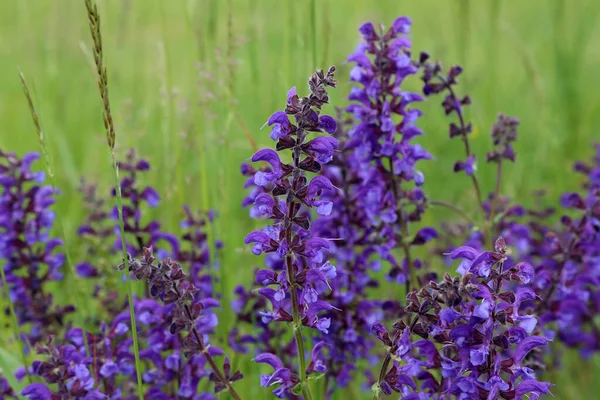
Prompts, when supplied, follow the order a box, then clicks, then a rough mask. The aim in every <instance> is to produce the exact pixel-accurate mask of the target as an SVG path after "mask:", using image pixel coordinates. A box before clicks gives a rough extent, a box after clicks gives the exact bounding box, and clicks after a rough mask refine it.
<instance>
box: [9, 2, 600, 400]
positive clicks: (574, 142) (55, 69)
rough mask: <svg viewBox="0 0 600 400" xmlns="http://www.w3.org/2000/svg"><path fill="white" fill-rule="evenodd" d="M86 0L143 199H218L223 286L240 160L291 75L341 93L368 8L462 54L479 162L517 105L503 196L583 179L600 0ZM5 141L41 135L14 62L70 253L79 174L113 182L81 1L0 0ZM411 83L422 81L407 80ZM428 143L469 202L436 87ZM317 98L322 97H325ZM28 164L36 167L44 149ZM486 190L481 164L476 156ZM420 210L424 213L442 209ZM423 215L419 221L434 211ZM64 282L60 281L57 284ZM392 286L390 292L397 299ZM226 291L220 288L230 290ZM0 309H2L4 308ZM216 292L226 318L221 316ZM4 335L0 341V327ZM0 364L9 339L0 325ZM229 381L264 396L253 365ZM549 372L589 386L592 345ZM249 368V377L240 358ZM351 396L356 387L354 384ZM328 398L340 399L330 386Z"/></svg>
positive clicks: (14, 144)
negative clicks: (93, 6) (92, 6)
mask: <svg viewBox="0 0 600 400" xmlns="http://www.w3.org/2000/svg"><path fill="white" fill-rule="evenodd" d="M311 4H313V2H311V1H310V0H98V5H99V9H100V13H101V16H102V22H103V25H102V30H103V42H104V49H105V60H106V63H107V68H108V75H109V87H110V98H111V103H112V107H113V116H114V119H115V123H116V128H117V147H118V154H119V155H123V154H124V153H125V151H126V150H127V149H128V148H131V147H133V148H135V149H136V150H137V151H138V153H139V154H140V155H141V156H143V157H144V158H146V159H148V160H149V161H150V162H151V164H152V166H153V169H152V170H151V171H150V173H149V174H147V175H146V179H147V182H146V183H151V184H152V185H153V186H154V187H156V188H157V189H158V190H159V191H160V192H161V194H162V195H163V199H162V203H161V206H160V207H159V208H157V209H155V210H154V212H155V216H157V217H158V216H159V217H160V220H161V223H162V224H163V226H164V227H165V228H172V229H176V228H177V226H178V223H179V222H178V221H179V220H180V216H181V211H180V210H181V205H182V204H183V203H188V204H190V205H193V206H194V207H195V208H206V209H208V208H214V209H216V210H217V214H218V217H217V220H216V225H215V231H214V232H213V233H214V234H215V235H216V236H217V237H218V238H219V239H221V240H223V241H224V242H225V245H226V249H227V251H224V252H223V253H222V255H221V259H220V264H221V268H222V273H221V276H222V280H223V281H222V287H223V288H224V289H225V290H226V291H228V290H229V291H230V290H231V289H232V288H233V287H234V286H235V285H236V284H238V283H246V284H249V283H250V282H251V280H252V277H251V275H252V270H253V267H254V266H255V265H256V264H257V263H259V261H258V260H257V259H256V258H254V257H253V256H252V255H251V254H249V251H248V249H247V248H246V247H245V246H243V237H244V236H245V234H246V233H247V232H248V231H249V230H250V229H251V228H252V226H253V224H254V222H252V221H250V219H249V218H248V216H247V211H246V210H243V209H242V208H241V206H240V202H241V199H242V197H243V195H244V189H243V188H242V184H243V181H244V179H243V178H242V177H241V176H240V173H239V165H240V163H242V162H243V161H244V160H246V159H247V158H249V157H250V156H251V155H252V154H253V152H254V148H255V147H260V146H261V145H263V144H270V139H269V137H268V133H269V131H268V130H267V129H264V130H260V127H261V126H262V125H263V124H264V122H265V121H266V120H267V119H268V117H269V115H270V114H271V113H272V112H273V111H275V110H276V109H281V108H283V106H284V101H285V94H286V92H287V90H288V89H289V88H290V87H291V86H298V91H299V93H300V94H303V93H305V88H306V80H307V78H308V77H309V75H310V74H311V72H312V71H314V70H315V69H316V68H327V67H328V66H329V65H332V64H335V65H336V66H337V67H338V74H337V76H338V78H339V80H340V85H339V88H338V89H335V90H332V92H331V93H332V101H331V103H332V105H334V106H345V105H346V101H345V100H344V99H345V97H346V95H347V93H348V91H349V90H350V85H349V83H348V79H347V78H348V71H349V69H350V68H349V65H348V64H346V63H345V59H346V57H347V55H348V54H349V53H351V52H352V51H353V50H354V48H355V46H356V44H357V43H358V41H359V35H358V32H357V27H358V26H359V25H360V24H361V23H362V22H364V21H366V20H370V21H372V22H374V23H384V24H389V23H390V22H391V21H393V19H394V18H395V17H397V16H400V15H407V16H409V17H411V18H412V19H413V31H412V40H413V47H414V49H415V51H416V52H418V51H421V50H427V51H428V52H429V53H430V54H431V55H432V57H433V58H435V59H439V60H441V61H442V63H443V64H445V65H451V64H460V65H462V66H463V67H464V70H465V72H464V74H463V76H462V79H461V85H460V90H462V93H463V94H464V93H468V94H470V95H471V97H472V100H473V106H472V107H470V108H469V111H468V112H469V115H468V118H470V119H471V120H472V121H473V123H474V127H475V131H474V134H473V147H474V149H475V150H476V151H477V152H478V154H479V157H480V159H483V157H484V153H485V151H486V150H487V148H488V146H489V144H490V139H489V131H490V127H491V125H492V123H493V121H494V119H495V117H496V115H497V113H498V112H503V113H506V114H509V115H511V116H516V117H518V118H519V119H520V120H521V127H520V133H519V139H518V143H517V145H516V150H517V153H518V159H517V163H515V164H514V165H510V166H508V167H507V169H506V173H505V180H504V182H503V193H504V194H506V195H509V196H511V197H513V198H516V199H518V201H520V202H522V203H525V204H529V203H530V202H531V201H533V199H532V192H533V191H534V190H536V189H545V190H547V191H548V193H549V196H548V198H549V199H556V198H557V196H558V195H559V194H560V193H561V192H562V191H565V190H569V189H575V188H576V187H577V185H578V184H579V181H578V180H577V179H576V178H575V177H574V175H573V174H572V173H571V172H570V171H571V165H572V163H573V162H574V161H576V160H580V159H586V158H588V157H589V156H590V155H591V153H592V149H591V144H592V143H593V142H594V141H598V140H600V96H599V95H598V90H599V89H600V81H599V80H598V78H597V77H598V70H600V41H599V39H600V2H598V1H596V0H573V1H567V0H527V1H521V0H510V1H509V0H504V1H502V0H488V1H475V0H453V1H439V0H420V1H414V0H413V1H410V0H403V1H400V0H385V1H384V0H377V1H360V0H317V1H314V6H311ZM0 60H1V62H0V132H1V133H0V147H1V148H2V149H4V150H13V151H16V152H18V153H19V154H22V153H23V152H26V151H37V150H39V145H38V142H37V137H36V133H35V129H34V126H33V124H32V121H31V117H30V114H29V109H28V107H27V103H26V101H25V98H24V96H23V92H22V88H21V85H20V81H19V76H18V70H19V69H21V70H22V71H23V73H24V75H25V77H26V78H27V80H28V82H29V84H30V86H31V87H32V91H33V96H34V101H35V102H36V105H37V108H38V112H39V113H40V117H41V121H42V125H43V128H44V131H45V133H46V136H47V141H48V146H49V150H50V153H51V156H52V159H53V164H54V168H55V172H56V179H57V183H58V186H59V188H60V190H61V195H60V197H59V199H58V204H57V213H58V217H59V218H60V219H61V220H62V223H63V225H64V226H65V228H66V233H67V238H68V242H69V243H70V244H71V245H72V248H71V253H72V254H73V255H74V257H77V237H76V227H77V226H78V225H79V223H80V222H81V221H82V218H83V209H82V207H81V197H80V195H79V193H78V192H77V189H78V186H79V182H80V178H81V177H82V176H83V177H86V178H87V179H89V180H96V181H98V182H100V185H101V186H104V187H105V188H108V187H109V185H110V184H111V183H112V182H113V175H112V171H111V164H110V154H109V152H108V150H107V147H106V145H105V136H104V131H103V126H102V119H101V104H100V101H99V98H98V92H97V88H96V83H95V75H94V72H93V67H92V64H93V59H92V56H91V52H90V36H89V30H88V24H87V19H86V12H85V6H84V3H83V1H76V0H53V1H48V0H2V1H0ZM411 85H412V88H413V89H414V90H418V82H417V81H414V82H409V86H411ZM423 110H424V113H425V117H424V118H423V119H422V122H421V126H422V127H423V129H424V130H425V132H426V136H425V137H424V138H423V139H422V143H423V145H424V146H425V147H426V148H427V149H428V150H429V151H430V152H431V153H432V154H433V155H434V156H435V157H436V160H437V161H436V162H429V163H425V164H426V165H425V166H424V167H423V169H424V172H425V174H426V185H425V189H426V191H427V193H428V194H430V196H431V197H432V198H436V199H443V200H446V201H449V202H453V203H457V204H458V203H460V204H463V206H465V207H466V208H469V205H470V204H472V201H473V199H472V197H471V192H470V191H469V186H468V185H467V183H468V182H466V181H465V180H464V179H463V178H462V177H460V176H457V175H455V174H454V173H453V172H452V165H453V163H454V161H455V160H456V159H458V158H462V153H461V151H462V150H461V144H460V143H459V142H454V141H453V142H451V141H449V140H448V136H447V121H446V120H445V119H444V117H443V115H442V112H441V110H440V109H439V102H438V99H434V100H433V101H431V102H428V103H425V104H424V105H423ZM329 112H333V110H332V109H330V110H329ZM39 168H40V169H41V168H42V165H41V163H40V164H39ZM478 173H479V174H481V180H482V181H483V184H484V187H485V189H490V188H491V187H492V185H493V171H491V170H489V171H488V170H487V169H486V168H485V166H484V165H482V166H481V168H480V171H479V172H478ZM442 216H444V214H443V213H442V212H439V211H437V212H434V213H432V214H430V217H429V218H430V219H431V220H433V219H435V218H437V217H442ZM429 222H431V221H429ZM61 289H64V288H60V287H58V288H57V291H60V290H61ZM402 295H403V294H402V289H401V288H398V296H402ZM224 300H225V302H224V303H225V305H226V302H227V301H228V300H229V299H228V295H227V294H226V295H225V298H224ZM2 318H5V316H3V317H2ZM231 320H232V319H231V318H230V316H229V311H228V310H227V307H225V308H224V310H223V312H222V316H221V325H220V329H221V331H220V332H221V333H222V334H224V333H225V332H226V331H227V330H228V329H229V328H230V327H231V323H232V322H231ZM5 336H6V335H4V334H3V333H2V334H0V339H3V337H5ZM0 345H1V346H2V347H1V348H0V350H1V351H2V352H1V353H0V367H3V368H5V369H10V368H11V367H12V365H11V362H12V361H11V360H13V359H14V357H12V356H11V353H12V352H13V350H14V349H12V348H11V347H10V345H8V344H7V342H6V341H4V340H0ZM236 362H238V363H240V364H247V366H246V367H244V366H243V365H242V368H244V370H245V371H247V373H246V375H247V379H246V380H244V381H243V383H240V385H242V387H244V388H247V390H242V392H246V393H250V394H252V395H253V397H251V398H261V397H262V396H265V395H266V394H267V393H269V392H268V391H266V390H264V389H260V388H256V386H257V385H256V382H257V379H258V378H257V376H256V374H257V372H256V371H257V369H256V368H252V366H251V364H250V362H249V360H237V361H236ZM563 362H564V363H565V368H564V369H562V370H561V372H560V374H559V376H557V377H554V378H552V379H554V380H555V381H556V382H557V383H558V385H557V387H556V388H555V390H553V392H554V393H555V395H556V397H557V398H560V399H567V398H595V395H596V393H597V390H598V389H599V388H600V383H599V382H598V380H597V378H595V376H596V377H597V376H598V374H599V373H600V361H599V360H598V358H595V359H591V360H582V359H581V358H580V357H579V355H578V354H571V353H568V352H567V353H566V354H565V357H564V360H563ZM252 371H254V375H253V372H252ZM343 396H345V397H346V398H357V399H358V398H368V396H367V395H366V394H364V393H362V394H361V392H360V391H359V390H358V388H351V389H350V390H348V391H347V392H344V394H343ZM338 398H341V396H340V397H338Z"/></svg>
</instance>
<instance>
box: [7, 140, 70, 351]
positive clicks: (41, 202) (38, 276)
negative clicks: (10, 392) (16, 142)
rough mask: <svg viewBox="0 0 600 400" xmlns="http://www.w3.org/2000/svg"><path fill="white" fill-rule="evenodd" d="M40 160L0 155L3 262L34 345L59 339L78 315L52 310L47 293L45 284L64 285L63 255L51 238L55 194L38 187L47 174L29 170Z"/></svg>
mask: <svg viewBox="0 0 600 400" xmlns="http://www.w3.org/2000/svg"><path fill="white" fill-rule="evenodd" d="M38 158H39V155H38V154H37V153H28V154H26V155H24V156H23V158H21V159H20V158H18V157H17V156H16V155H15V154H14V153H5V152H3V151H1V150H0V184H1V185H2V193H1V194H0V261H1V262H2V268H3V269H4V273H5V275H6V281H7V284H8V291H9V294H10V300H11V302H12V303H13V307H14V310H15V313H16V314H17V319H18V321H19V324H22V325H25V324H31V329H30V330H29V331H28V334H27V336H28V338H29V340H30V341H31V342H32V343H35V342H37V341H39V340H40V339H42V338H43V337H44V336H45V335H48V334H52V333H55V332H56V331H57V329H58V328H59V327H60V326H61V325H62V323H63V321H64V319H65V317H66V314H67V313H70V312H73V311H74V309H75V308H74V307H73V306H66V307H61V306H57V305H55V304H53V299H52V294H51V292H49V291H48V289H47V283H49V282H51V281H59V280H61V279H62V275H63V273H62V266H63V264H64V261H65V255H64V254H63V253H61V252H60V251H56V250H57V249H60V246H62V240H60V239H57V238H54V237H52V236H50V230H51V229H52V227H53V225H54V211H52V210H51V206H52V205H53V204H54V201H55V200H54V195H55V193H54V192H53V190H52V187H51V186H41V185H40V184H41V183H42V182H43V181H44V178H45V175H44V173H41V172H33V171H32V170H31V168H32V164H33V162H34V161H35V160H37V159H38ZM0 284H1V282H0Z"/></svg>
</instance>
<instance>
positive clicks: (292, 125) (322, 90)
mask: <svg viewBox="0 0 600 400" xmlns="http://www.w3.org/2000/svg"><path fill="white" fill-rule="evenodd" d="M334 72H335V67H331V68H329V70H328V71H327V72H326V73H324V72H323V71H317V72H316V73H314V74H313V75H312V76H311V78H310V80H309V82H308V87H309V89H310V92H311V93H310V95H309V96H307V97H302V98H300V97H298V95H297V94H296V90H295V88H293V89H292V90H290V92H288V96H287V104H286V107H285V111H278V112H276V113H274V114H273V115H272V116H271V118H270V119H269V121H268V124H269V125H275V126H274V128H273V131H272V133H271V138H273V139H274V140H276V141H277V144H276V150H277V151H275V150H272V149H262V150H259V151H258V152H257V153H256V154H255V155H254V156H253V157H252V161H253V162H259V161H265V162H267V163H269V164H270V168H269V167H267V168H262V169H254V168H253V167H250V166H248V165H244V166H243V167H242V172H243V173H244V175H246V176H251V175H252V174H254V180H253V182H251V183H248V182H247V183H246V186H247V187H252V186H253V185H254V186H256V187H255V188H254V189H253V191H252V193H251V194H250V195H249V196H248V197H247V198H246V199H244V205H250V204H252V205H253V208H252V209H251V212H250V213H251V215H252V216H253V217H267V218H269V219H270V220H271V221H272V225H270V226H268V227H266V228H264V229H262V230H259V231H255V232H252V233H250V234H249V235H247V236H246V238H245V243H246V244H249V243H254V246H253V248H252V252H253V253H254V254H256V255H259V254H261V253H271V255H270V257H269V258H268V263H269V267H271V269H269V270H265V269H263V270H259V271H257V273H256V282H257V283H258V284H259V285H263V286H273V287H263V288H261V289H259V290H258V291H257V293H258V294H259V295H260V296H262V297H263V298H264V299H263V300H266V302H267V304H268V303H270V309H267V307H264V306H262V307H260V308H258V307H256V308H255V309H254V310H253V311H254V315H253V318H256V314H258V315H259V316H260V317H261V318H260V321H261V322H262V329H263V335H269V336H268V337H274V336H275V334H274V333H273V332H280V331H281V328H278V327H275V326H272V325H273V324H272V322H286V323H289V322H291V323H292V324H293V326H294V330H295V332H297V334H296V335H295V336H294V340H295V341H296V346H297V349H298V350H297V351H301V350H299V349H302V348H303V347H304V346H303V343H300V341H303V337H302V334H301V333H300V329H301V328H302V327H303V326H305V327H309V328H313V329H315V331H317V332H322V333H324V334H326V333H327V332H328V328H329V326H330V319H329V318H323V317H321V316H320V315H319V314H322V313H324V312H330V311H332V310H334V309H335V308H334V307H333V306H331V305H330V304H328V303H326V302H324V301H323V300H320V298H321V297H323V296H324V294H325V293H326V292H327V291H329V290H331V285H330V280H333V279H334V278H335V277H336V272H335V267H333V266H332V265H331V264H329V263H327V262H325V261H326V260H325V257H326V251H327V250H328V249H329V248H330V244H329V241H328V240H326V239H323V238H320V237H317V236H313V234H312V232H311V223H315V222H317V221H318V220H319V219H318V218H317V219H316V220H315V219H313V218H312V215H311V212H310V209H311V208H314V209H315V211H316V214H317V215H319V216H328V215H330V214H331V213H332V212H333V202H331V201H329V200H326V199H322V198H321V197H323V198H325V197H327V196H328V195H329V194H328V193H329V192H331V191H335V190H336V188H335V187H334V186H333V184H332V183H331V181H330V180H329V179H328V178H327V177H325V176H314V177H311V175H312V174H314V173H318V172H319V171H321V169H322V167H323V165H325V164H326V163H328V162H330V161H331V160H332V159H333V157H334V152H335V149H336V148H337V147H338V141H337V139H335V138H333V137H329V136H317V137H315V138H313V139H312V140H309V139H308V137H309V134H311V133H315V134H319V133H322V132H326V133H329V134H334V133H335V132H336V130H337V123H336V121H335V120H334V119H333V118H332V117H330V116H328V115H319V114H320V113H321V109H322V107H323V106H324V105H325V104H326V103H328V101H329V98H328V95H327V91H326V89H327V87H335V86H336V84H337V82H336V81H335V79H334ZM292 120H293V121H294V122H292ZM286 150H287V151H289V152H290V153H291V160H292V161H291V163H290V164H283V163H282V162H281V159H280V158H279V155H278V153H277V152H279V151H286ZM242 294H245V293H244V292H243V290H242V291H240V295H242ZM245 300H247V299H245ZM242 301H243V300H242V299H240V301H239V302H236V305H235V306H236V308H237V309H238V310H239V309H240V308H241V307H243V305H242V304H243V303H242ZM258 304H260V303H258V302H257V303H256V305H258ZM265 305H266V304H265ZM277 335H281V333H279V334H277ZM257 342H260V339H259V340H257ZM266 342H268V339H267V340H266ZM324 345H325V344H324V343H323V344H318V345H317V346H316V347H315V349H314V350H313V361H312V363H311V364H310V366H308V368H307V367H306V366H305V363H304V361H303V360H304V358H301V360H302V364H301V365H302V366H301V368H300V370H299V371H297V372H296V373H293V372H292V370H291V369H290V368H286V367H284V365H288V364H287V363H288V362H289V360H288V359H286V360H285V361H286V363H285V364H284V363H283V362H282V361H281V360H280V359H279V358H278V357H276V356H275V355H273V354H271V353H272V352H273V350H271V349H269V348H268V347H267V348H266V349H265V351H264V352H262V354H260V355H259V356H258V357H256V359H255V361H256V362H259V363H267V364H269V365H271V366H272V367H273V369H274V370H275V372H274V373H273V374H272V375H264V376H262V377H261V385H262V386H273V385H275V386H277V388H276V389H275V390H274V391H273V393H274V394H275V396H277V397H279V398H283V397H285V396H288V395H289V394H290V393H291V390H292V388H294V387H296V386H297V385H298V389H299V392H302V393H303V394H304V395H305V397H306V395H307V392H308V385H307V379H308V378H307V375H310V374H314V373H322V372H323V371H325V369H326V367H325V365H324V364H323V362H322V360H321V359H320V356H321V348H322V347H323V346H324ZM278 354H279V352H278ZM291 356H292V357H293V356H294V354H291Z"/></svg>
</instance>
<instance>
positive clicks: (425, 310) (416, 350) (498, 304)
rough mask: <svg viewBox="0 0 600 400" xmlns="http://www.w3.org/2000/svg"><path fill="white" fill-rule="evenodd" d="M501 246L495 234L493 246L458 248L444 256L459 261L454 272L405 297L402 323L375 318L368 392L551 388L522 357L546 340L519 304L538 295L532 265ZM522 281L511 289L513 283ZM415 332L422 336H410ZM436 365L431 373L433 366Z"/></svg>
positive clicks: (459, 393) (484, 394)
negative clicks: (377, 353)
mask: <svg viewBox="0 0 600 400" xmlns="http://www.w3.org/2000/svg"><path fill="white" fill-rule="evenodd" d="M507 250H508V249H507V247H506V243H505V241H504V239H502V237H500V238H498V240H497V241H496V244H495V248H494V250H493V251H484V252H479V251H477V250H475V249H473V248H471V247H467V246H463V247H459V248H457V249H455V250H454V251H453V252H452V253H451V254H450V257H451V258H452V259H460V260H462V261H461V263H460V265H459V267H458V271H459V273H460V274H461V276H460V277H455V278H452V277H451V276H450V275H449V274H446V275H445V276H444V279H443V281H441V282H439V283H436V282H430V284H429V287H428V288H424V289H421V290H420V291H418V292H417V291H413V292H412V293H410V294H409V296H408V297H407V303H408V305H407V307H406V311H407V313H408V315H409V320H408V321H410V322H408V321H406V322H405V321H403V320H399V321H397V322H396V323H395V324H394V329H393V331H392V332H388V331H387V330H386V329H385V327H384V326H383V325H382V324H380V323H377V324H375V325H374V326H373V332H374V334H375V335H376V336H377V338H378V339H379V340H380V341H381V342H382V343H383V344H384V346H385V348H386V349H387V356H386V358H385V360H384V362H383V365H382V369H381V373H380V375H379V379H378V381H377V383H376V384H375V385H374V390H375V392H376V394H377V396H378V397H379V396H380V395H381V393H385V394H388V395H389V394H392V392H393V391H396V392H398V393H401V394H402V398H404V399H423V398H427V399H444V398H461V399H462V398H487V399H497V398H499V397H502V398H507V399H512V398H517V399H524V398H528V397H530V396H535V397H536V398H537V397H539V396H540V395H542V394H547V393H549V388H550V386H551V385H550V384H549V383H546V382H539V381H538V380H537V379H536V376H535V370H534V369H532V368H531V365H530V363H529V362H528V359H529V357H530V354H531V353H532V352H536V351H538V349H539V348H541V347H543V346H545V345H546V344H547V343H548V339H547V338H545V337H542V336H534V335H532V332H533V331H534V329H535V327H536V323H537V319H536V317H535V316H534V315H531V314H526V313H525V312H524V311H523V309H524V307H523V306H526V305H527V303H529V302H533V301H535V300H536V295H535V293H534V291H533V290H532V289H531V287H529V286H527V285H529V284H530V283H531V282H532V279H533V267H532V266H531V265H529V264H527V263H517V264H514V265H512V266H510V267H509V266H508V265H506V263H507ZM515 282H517V283H518V284H520V285H521V286H519V287H518V288H517V289H516V290H512V289H511V288H512V287H514V286H515ZM415 337H420V339H419V340H415ZM436 370H437V371H438V372H437V373H435V371H436Z"/></svg>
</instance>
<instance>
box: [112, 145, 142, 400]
mask: <svg viewBox="0 0 600 400" xmlns="http://www.w3.org/2000/svg"><path fill="white" fill-rule="evenodd" d="M112 166H113V170H114V171H115V189H116V193H117V196H116V198H117V208H118V210H119V229H120V230H121V250H122V252H123V262H124V265H125V268H124V271H125V282H126V283H127V297H128V300H129V318H130V320H131V335H132V338H133V353H134V357H135V372H136V375H137V388H138V397H139V398H140V400H142V399H143V398H144V388H143V386H142V365H141V362H140V346H139V343H138V334H137V326H136V323H135V310H134V307H133V282H132V281H131V279H130V277H129V257H128V255H127V245H126V244H125V223H124V222H123V199H122V197H121V181H120V180H119V166H118V165H117V160H116V158H115V152H114V151H112Z"/></svg>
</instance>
